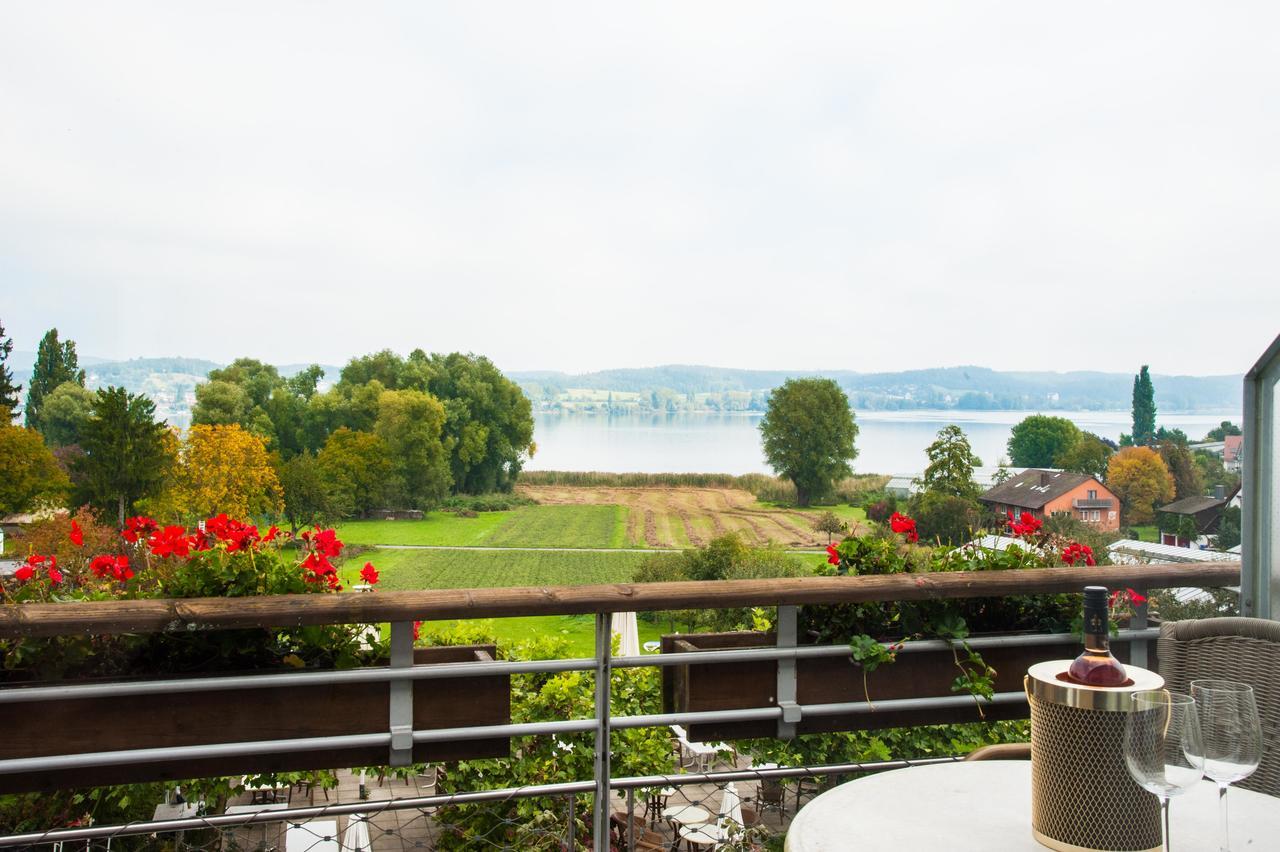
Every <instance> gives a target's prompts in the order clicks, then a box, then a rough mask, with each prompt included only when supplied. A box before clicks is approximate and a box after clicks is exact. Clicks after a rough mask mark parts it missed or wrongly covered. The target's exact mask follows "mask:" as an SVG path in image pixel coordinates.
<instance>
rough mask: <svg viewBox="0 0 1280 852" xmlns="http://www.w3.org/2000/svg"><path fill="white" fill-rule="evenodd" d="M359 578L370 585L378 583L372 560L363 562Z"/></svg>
mask: <svg viewBox="0 0 1280 852" xmlns="http://www.w3.org/2000/svg"><path fill="white" fill-rule="evenodd" d="M360 579H361V580H364V581H365V582H366V583H368V584H369V585H370V586H376V585H377V584H378V569H377V568H374V567H373V563H372V562H366V563H364V567H363V568H361V569H360Z"/></svg>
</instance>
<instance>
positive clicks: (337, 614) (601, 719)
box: [0, 563, 1240, 850]
mask: <svg viewBox="0 0 1280 852" xmlns="http://www.w3.org/2000/svg"><path fill="white" fill-rule="evenodd" d="M1239 580H1240V565H1239V564H1238V563H1211V564H1193V565H1187V564H1177V565H1143V566H1107V567H1098V568H1043V569H1032V570H1010V571H980V572H953V573H924V574H891V575H878V576H858V577H806V578H796V579H774V580H737V581H719V582H681V583H654V584H644V585H627V584H618V585H603V586H573V587H545V588H506V589H450V590H427V591H414V592H379V593H377V594H362V595H361V594H346V595H332V596H319V595H317V596H309V595H308V596H276V597H247V598H236V599H224V598H209V599H185V600H134V601H103V602H77V603H65V604H24V605H20V606H12V607H5V608H3V609H0V638H7V639H12V638H20V637H54V636H86V635H88V636H94V635H102V634H115V633H146V632H155V633H164V632H187V631H204V630H219V629H233V628H249V627H264V628H288V627H299V626H304V625H318V624H367V623H385V622H390V624H391V647H392V650H391V660H390V665H389V666H383V667H377V668H368V669H357V670H346V671H324V672H297V673H282V674H262V675H252V676H233V677H192V678H183V679H180V680H150V681H130V682H127V683H102V684H96V683H81V684H77V683H66V684H57V685H50V686H30V687H24V686H9V687H5V688H3V689H0V705H10V707H12V706H13V705H15V704H24V703H25V704H32V703H35V704H39V703H43V702H54V703H62V702H77V701H85V700H92V699H97V698H103V697H110V696H122V695H130V696H140V695H148V696H150V695H195V694H199V693H202V692H205V693H207V692H215V691H226V690H257V689H264V688H279V687H290V688H293V687H296V688H307V687H314V686H318V685H347V684H366V685H371V684H375V683H386V684H387V685H388V686H387V689H388V690H389V696H390V698H389V702H388V706H389V718H388V719H387V724H386V726H385V728H384V729H383V730H381V731H378V732H376V733H360V734H347V735H337V736H321V737H310V738H301V739H276V740H265V741H264V740H256V741H252V742H219V743H211V744H207V745H202V746H183V747H176V748H145V749H138V748H128V747H125V748H115V749H112V750H109V751H105V750H104V751H98V752H85V753H78V754H64V755H56V756H44V757H32V758H17V759H0V782H3V780H4V778H6V777H8V778H13V777H14V776H17V775H20V774H23V773H33V772H39V773H42V774H43V775H45V776H49V775H50V774H51V773H57V772H69V773H75V777H76V778H78V779H80V783H82V784H83V783H92V782H91V781H87V780H86V779H91V778H92V777H93V773H94V772H96V771H102V770H104V769H107V768H110V767H120V766H130V765H137V764H154V763H172V764H175V765H177V766H181V765H182V764H183V763H184V762H190V761H197V760H205V759H214V758H216V759H220V760H223V761H231V762H233V763H234V761H235V760H237V759H246V760H247V759H249V757H250V756H260V755H263V754H273V753H274V754H289V753H297V752H310V753H320V754H323V753H324V752H327V751H337V750H340V749H347V748H375V749H380V750H385V755H386V762H388V763H389V764H392V765H404V764H407V763H409V762H410V759H411V755H412V751H413V748H414V746H415V745H419V744H423V743H442V742H457V741H464V740H472V741H474V740H477V739H484V738H494V737H509V736H530V735H550V736H554V735H562V734H572V733H582V732H593V733H594V735H595V745H594V769H593V773H592V774H593V777H592V778H591V779H589V780H587V779H583V780H581V781H577V782H570V783H567V784H559V785H541V786H539V787H527V788H520V789H518V790H490V791H472V792H468V793H459V794H454V795H452V796H437V797H427V798H421V797H419V798H408V799H403V800H398V801H393V802H389V803H376V804H370V803H367V802H362V803H360V804H359V805H358V806H356V805H334V806H327V807H322V808H297V809H290V810H283V811H281V810H277V811H272V812H269V813H266V814H262V815H258V816H249V817H246V816H243V815H236V816H234V817H222V816H213V817H201V818H195V819H191V820H169V821H166V822H164V823H163V824H157V823H145V824H134V825H130V826H97V827H90V828H75V829H67V830H56V831H50V832H41V833H39V834H24V835H20V836H19V835H13V836H9V837H0V847H14V846H29V845H32V844H35V843H51V842H55V841H70V840H91V839H94V838H105V837H120V836H129V835H135V834H150V833H153V832H156V831H176V830H180V829H183V828H187V829H199V828H206V827H216V826H221V825H236V826H241V825H246V824H251V823H254V822H268V821H270V822H280V821H287V820H295V819H299V820H300V819H306V818H310V817H312V816H317V815H337V814H342V813H352V812H355V811H356V810H359V811H362V812H369V811H371V810H372V811H376V810H379V809H382V810H385V809H388V808H395V807H401V808H422V807H427V806H433V805H438V804H453V803H457V802H461V801H472V800H483V799H487V798H512V797H519V796H528V795H549V794H553V793H558V794H579V793H590V794H593V796H594V812H593V841H594V848H596V849H601V850H604V849H608V848H609V841H608V837H609V816H610V791H611V790H613V789H619V790H635V789H637V788H642V787H645V786H652V785H654V784H667V783H672V780H671V777H668V776H656V777H654V778H648V779H635V778H622V779H619V778H612V776H611V772H610V747H609V745H610V732H611V731H612V730H614V729H625V728H639V727H658V726H667V725H690V724H705V723H726V722H743V721H750V720H756V721H766V722H772V723H775V724H776V726H777V735H778V736H779V737H781V738H787V737H788V736H790V735H792V734H793V732H794V725H795V724H796V723H797V722H799V721H801V720H803V719H806V718H819V717H824V716H847V715H858V714H871V713H875V712H888V711H895V710H913V711H943V710H946V709H949V708H953V707H955V706H957V705H958V704H972V703H973V702H974V701H975V699H974V698H973V697H971V696H968V695H961V696H956V695H945V696H936V697H929V698H910V699H900V700H897V701H877V703H876V705H875V708H871V707H870V706H869V705H868V703H867V702H865V701H855V702H845V703H834V704H807V705H804V704H799V703H797V701H796V661H797V660H803V659H806V658H813V657H840V656H844V657H847V656H848V655H849V648H848V646H846V645H830V646H827V645H823V646H814V645H799V644H798V643H797V636H796V607H798V606H803V605H805V604H823V605H830V604H841V603H866V602H877V601H880V602H883V601H919V600H937V599H959V598H988V597H1003V596H1008V595H1040V594H1056V593H1070V592H1078V591H1079V590H1080V589H1081V588H1082V587H1083V586H1085V585H1090V584H1099V585H1108V586H1111V587H1113V588H1122V587H1130V588H1133V589H1135V590H1138V591H1147V590H1151V589H1159V588H1168V587H1197V588H1206V587H1221V586H1229V585H1235V584H1236V583H1238V582H1239ZM753 606H777V607H778V608H779V610H778V619H777V622H778V625H777V631H776V633H777V635H776V645H775V646H773V647H765V648H749V649H741V650H725V651H699V652H692V653H680V654H666V653H664V654H657V655H643V656H636V657H627V656H624V657H613V656H612V654H611V647H610V646H611V636H612V631H611V620H612V614H613V613H617V612H626V611H665V610H681V609H722V608H737V607H753ZM579 614H592V615H594V616H595V654H594V656H593V657H584V658H575V659H553V660H538V661H519V662H515V661H501V662H459V663H442V664H435V665H415V664H414V662H413V651H412V630H413V623H414V622H415V621H435V620H445V619H459V618H463V619H466V618H503V617H515V616H530V615H579ZM1146 618H1147V613H1146V609H1145V606H1144V605H1140V606H1138V607H1137V610H1136V612H1135V616H1134V618H1133V619H1132V621H1131V624H1130V629H1128V630H1126V631H1123V632H1122V635H1121V638H1122V639H1127V640H1131V641H1132V643H1133V644H1132V648H1133V655H1132V657H1131V661H1132V662H1133V663H1134V664H1137V665H1143V664H1145V663H1146V662H1147V660H1148V655H1147V647H1146V646H1147V643H1148V642H1149V641H1150V640H1151V639H1153V638H1155V635H1156V633H1157V631H1156V630H1154V629H1152V628H1149V627H1148V626H1147V622H1146ZM1046 638H1047V639H1049V641H1055V642H1060V643H1062V644H1064V645H1072V644H1074V642H1075V641H1076V639H1075V637H1074V636H1071V635H1068V634H1057V635H1055V636H1051V637H1022V636H1016V637H990V638H974V639H970V640H969V644H970V645H971V646H973V647H975V648H982V647H989V646H998V645H1001V644H1009V643H1015V644H1016V643H1020V642H1021V643H1026V642H1029V641H1032V640H1044V639H1046ZM939 647H941V648H948V647H950V644H949V643H948V642H945V641H919V642H909V643H907V644H906V647H905V648H903V650H902V653H908V654H911V653H919V652H924V651H929V650H935V649H937V648H939ZM1068 653H1069V652H1068ZM761 660H769V661H777V684H776V687H777V692H776V696H777V701H776V703H773V704H771V705H769V706H759V707H749V708H740V709H733V710H717V711H695V712H664V713H656V714H647V715H636V716H612V715H611V713H610V700H609V699H610V673H611V671H612V670H613V669H620V668H630V667H640V666H657V667H664V666H688V665H690V664H699V665H701V664H716V665H718V664H725V663H742V662H747V661H761ZM564 671H590V672H594V674H595V676H596V677H595V712H594V716H593V717H592V718H590V719H566V720H557V721H545V722H534V723H523V724H501V725H481V726H454V727H448V728H433V729H421V728H415V725H414V715H413V707H412V704H413V697H414V693H413V690H412V683H413V682H414V681H419V680H430V679H453V678H462V677H471V676H479V675H494V674H517V673H530V672H564ZM981 700H982V701H983V702H984V703H988V704H992V705H1001V706H1007V705H1022V704H1025V700H1026V699H1025V696H1024V694H1023V693H1022V692H1021V691H1018V692H1002V693H996V694H995V695H994V696H992V697H991V698H990V699H989V700H988V699H981ZM122 735H123V736H124V737H125V738H126V741H124V743H123V744H124V745H125V746H127V745H128V742H127V737H128V735H129V734H128V731H127V730H126V731H124V732H123V734H122ZM337 765H350V764H349V763H340V764H337ZM890 765H901V763H900V762H895V763H893V764H885V765H877V766H875V767H869V766H867V765H863V764H857V765H854V764H847V765H839V766H834V767H800V768H787V767H779V768H778V769H777V770H776V774H777V775H778V776H779V777H787V776H788V774H796V775H798V774H807V775H816V774H822V773H823V772H842V771H843V772H851V771H855V770H859V771H866V770H869V769H874V768H888V766H890ZM774 771H775V770H756V769H753V770H744V772H745V773H746V774H745V775H744V777H755V778H759V777H763V775H767V774H768V773H770V772H774ZM226 774H231V772H227V773H226ZM713 774H714V775H716V777H719V776H721V775H723V776H724V780H732V777H737V776H735V775H734V773H732V772H731V773H713ZM708 777H710V776H708ZM678 778H679V776H677V779H678ZM676 783H680V782H679V781H678V780H677V782H676ZM428 800H429V801H428Z"/></svg>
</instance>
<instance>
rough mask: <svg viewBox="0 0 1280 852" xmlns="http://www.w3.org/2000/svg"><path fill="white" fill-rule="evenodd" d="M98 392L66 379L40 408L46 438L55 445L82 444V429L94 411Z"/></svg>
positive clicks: (46, 398)
mask: <svg viewBox="0 0 1280 852" xmlns="http://www.w3.org/2000/svg"><path fill="white" fill-rule="evenodd" d="M97 398H98V395H97V394H96V393H94V392H93V391H91V390H88V389H87V388H85V387H83V386H82V385H78V384H76V383H75V382H63V383H62V384H60V385H58V386H57V387H56V388H54V390H53V393H51V394H49V395H48V396H47V397H45V399H44V405H43V406H42V407H41V409H40V421H41V423H42V425H43V431H44V439H45V441H46V442H47V443H48V444H49V446H51V447H66V446H70V445H72V444H79V443H80V432H81V430H82V429H83V428H84V424H85V423H87V422H88V421H89V417H90V416H92V414H93V404H94V401H95V400H97Z"/></svg>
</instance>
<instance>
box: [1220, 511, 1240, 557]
mask: <svg viewBox="0 0 1280 852" xmlns="http://www.w3.org/2000/svg"><path fill="white" fill-rule="evenodd" d="M1239 543H1240V507H1239V506H1228V507H1226V508H1225V509H1223V510H1222V520H1221V521H1219V522H1218V535H1217V538H1216V539H1214V546H1215V547H1216V548H1217V549H1218V550H1230V549H1231V548H1233V547H1235V546H1236V545H1237V544H1239Z"/></svg>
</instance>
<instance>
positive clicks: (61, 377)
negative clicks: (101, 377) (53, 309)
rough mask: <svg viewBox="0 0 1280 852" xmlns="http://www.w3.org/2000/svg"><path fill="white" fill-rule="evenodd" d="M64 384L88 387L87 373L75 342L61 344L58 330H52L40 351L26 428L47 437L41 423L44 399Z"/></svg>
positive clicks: (42, 343) (29, 401)
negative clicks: (81, 363) (70, 383)
mask: <svg viewBox="0 0 1280 852" xmlns="http://www.w3.org/2000/svg"><path fill="white" fill-rule="evenodd" d="M63 382H75V383H76V384H78V385H83V384H84V370H81V369H80V359H79V358H78V357H77V356H76V342H75V341H74V340H66V341H59V340H58V330H57V329H56V328H51V329H49V330H48V331H47V332H45V335H44V337H42V338H40V346H39V347H38V348H37V350H36V363H35V367H34V369H33V370H32V372H31V384H30V385H29V387H28V389H27V405H26V424H27V425H28V426H30V427H31V428H33V429H39V430H40V431H41V433H43V431H44V430H43V429H42V428H41V423H40V409H41V407H42V406H43V405H44V398H45V397H46V396H48V395H49V394H51V393H53V391H54V389H55V388H56V387H57V386H58V385H60V384H62V383H63Z"/></svg>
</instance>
